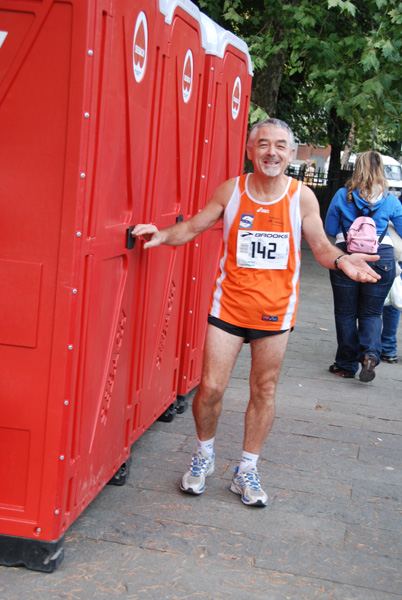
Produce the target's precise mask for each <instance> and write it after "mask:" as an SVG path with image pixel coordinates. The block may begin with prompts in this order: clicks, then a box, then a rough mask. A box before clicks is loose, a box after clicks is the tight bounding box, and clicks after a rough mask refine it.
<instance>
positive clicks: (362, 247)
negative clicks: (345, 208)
mask: <svg viewBox="0 0 402 600" xmlns="http://www.w3.org/2000/svg"><path fill="white" fill-rule="evenodd" d="M353 203H354V205H355V206H356V208H357V210H358V211H359V216H358V217H357V218H356V219H355V220H354V221H353V223H352V225H351V226H350V227H349V230H348V232H347V233H346V229H345V226H344V224H343V222H342V219H341V227H342V231H343V236H344V238H345V240H346V250H347V251H348V252H349V254H353V253H354V252H362V253H364V254H376V252H377V250H378V247H379V245H380V244H381V242H382V240H383V239H384V236H385V234H386V233H387V229H388V227H386V228H385V229H384V231H383V232H382V234H381V235H380V237H379V238H378V239H377V226H376V224H375V221H374V219H373V218H372V217H371V215H372V214H373V211H371V210H370V211H369V215H370V216H368V217H365V216H363V211H362V210H360V209H359V208H358V207H357V205H356V202H355V199H354V198H353Z"/></svg>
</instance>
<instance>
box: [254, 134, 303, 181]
mask: <svg viewBox="0 0 402 600" xmlns="http://www.w3.org/2000/svg"><path fill="white" fill-rule="evenodd" d="M294 152H295V150H294V148H293V149H292V147H291V142H290V137H289V133H288V131H287V130H286V129H283V128H282V127H276V125H264V126H262V127H259V128H258V129H257V131H256V132H255V133H254V136H253V137H252V139H251V146H247V156H248V158H249V159H250V160H252V161H253V165H254V172H261V173H263V174H264V175H266V176H267V177H277V176H278V175H281V174H282V173H284V171H285V169H286V167H287V166H288V164H289V163H290V162H291V161H292V158H293V155H294Z"/></svg>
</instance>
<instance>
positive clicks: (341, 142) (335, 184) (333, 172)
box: [327, 108, 351, 195]
mask: <svg viewBox="0 0 402 600" xmlns="http://www.w3.org/2000/svg"><path fill="white" fill-rule="evenodd" d="M327 128H328V139H329V143H330V144H331V158H330V161H329V168H328V187H329V188H330V193H331V194H332V195H333V194H334V193H335V192H336V191H337V190H338V189H339V188H340V187H342V186H343V185H344V184H345V177H342V176H341V173H340V171H341V152H342V150H343V149H344V147H345V143H346V140H347V139H348V135H349V132H350V129H351V126H350V124H349V123H347V122H346V121H345V120H344V119H342V118H341V117H339V116H338V114H337V112H336V109H335V108H331V110H330V114H329V118H328V124H327Z"/></svg>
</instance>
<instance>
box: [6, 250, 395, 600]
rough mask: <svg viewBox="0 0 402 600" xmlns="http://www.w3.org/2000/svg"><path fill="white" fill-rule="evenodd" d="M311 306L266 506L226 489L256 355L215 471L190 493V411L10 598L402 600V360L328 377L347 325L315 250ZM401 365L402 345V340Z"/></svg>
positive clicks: (151, 440) (225, 426)
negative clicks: (371, 375) (59, 554)
mask: <svg viewBox="0 0 402 600" xmlns="http://www.w3.org/2000/svg"><path fill="white" fill-rule="evenodd" d="M302 265H303V266H302V276H301V303H300V309H299V317H298V323H297V325H296V328H295V331H294V333H293V334H292V335H291V340H290V344H289V347H288V352H287V355H286V359H285V362H284V366H283V369H282V373H281V377H280V382H279V385H278V392H277V415H276V418H275V422H274V426H273V429H272V432H271V434H270V436H269V439H268V441H267V443H266V445H265V447H264V449H263V452H262V455H261V459H260V462H259V472H260V475H261V479H262V482H263V484H264V488H265V489H266V491H267V492H268V493H269V497H270V504H269V507H268V508H266V509H252V508H247V507H245V506H243V505H242V504H241V502H240V499H239V497H238V496H236V495H234V494H232V493H231V492H230V491H229V490H228V485H229V482H230V478H231V475H232V470H233V468H234V466H235V464H236V461H237V460H238V458H239V455H240V453H241V442H242V435H243V415H244V412H245V408H246V402H247V394H248V372H249V364H250V359H249V347H248V346H244V349H243V350H242V353H241V355H240V357H239V359H238V361H237V363H236V367H235V370H234V372H233V376H232V379H231V381H230V385H229V387H228V389H227V393H226V395H225V399H224V410H223V413H222V417H221V420H220V425H219V430H218V434H217V441H216V455H217V459H216V471H215V473H214V475H213V476H212V477H210V478H209V479H208V485H207V490H206V492H205V493H204V494H203V495H202V496H200V497H193V496H187V495H185V494H182V493H180V492H179V490H178V481H179V480H180V478H181V475H182V473H183V471H184V470H185V469H186V468H187V465H188V463H189V460H190V457H191V453H192V451H193V446H194V437H193V436H194V426H193V421H192V416H191V411H190V410H188V411H187V412H186V413H184V414H183V415H179V416H177V417H176V418H175V420H174V421H173V422H172V423H162V422H157V423H155V424H154V425H153V426H152V427H151V428H150V429H149V430H148V431H146V432H145V434H144V435H143V436H142V437H141V438H140V440H138V442H136V443H135V444H134V446H133V452H132V457H133V462H132V466H131V472H130V476H129V478H128V482H127V483H126V485H125V486H123V487H114V486H107V487H106V488H105V489H104V490H102V491H101V493H100V494H99V495H98V497H97V498H96V499H95V501H94V502H93V503H92V504H91V505H90V506H89V507H88V508H87V510H86V511H85V512H84V513H83V514H82V515H81V517H80V518H79V519H78V520H77V521H76V522H75V523H74V524H73V525H72V526H71V528H70V529H69V530H68V532H67V534H66V543H65V558H64V560H63V562H62V563H61V565H60V567H59V569H58V570H57V571H56V572H54V573H51V574H43V573H37V572H32V571H28V570H27V569H24V568H17V569H16V568H8V569H7V568H4V567H0V598H1V600H17V599H18V600H20V599H24V600H37V599H39V598H46V600H88V599H92V598H93V599H97V600H98V599H99V600H103V599H104V600H114V599H120V598H121V599H124V600H137V599H141V600H187V599H191V600H198V599H199V600H210V599H211V600H232V599H233V600H256V599H260V598H263V599H264V600H287V599H291V600H316V599H318V600H398V599H402V561H401V557H402V535H401V534H402V477H401V451H402V411H401V393H400V386H401V381H402V361H401V362H400V363H399V364H397V365H385V364H382V365H381V366H380V367H378V368H377V376H376V378H375V380H374V381H373V382H372V383H370V384H362V383H361V382H359V381H357V380H347V379H345V380H344V379H341V378H338V377H335V376H334V375H331V374H330V373H329V372H328V366H329V364H331V362H332V361H333V357H334V352H335V329H334V319H333V308H332V297H331V290H330V285H329V279H328V273H327V272H326V270H325V269H323V268H322V267H320V266H319V265H317V263H315V261H314V259H313V256H312V253H311V251H310V249H309V248H308V247H305V246H304V247H303V261H302ZM398 341H399V350H400V358H402V354H401V353H402V335H401V333H399V340H398Z"/></svg>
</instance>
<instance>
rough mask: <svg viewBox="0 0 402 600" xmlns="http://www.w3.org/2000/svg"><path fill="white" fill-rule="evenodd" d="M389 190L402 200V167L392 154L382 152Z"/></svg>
mask: <svg viewBox="0 0 402 600" xmlns="http://www.w3.org/2000/svg"><path fill="white" fill-rule="evenodd" d="M381 158H382V162H383V164H384V170H385V176H386V178H387V181H388V185H389V191H390V192H391V194H394V195H395V196H396V197H397V198H399V199H400V200H401V201H402V197H401V194H402V167H401V165H400V164H399V162H398V161H397V160H395V158H392V156H384V155H383V154H381Z"/></svg>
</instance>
